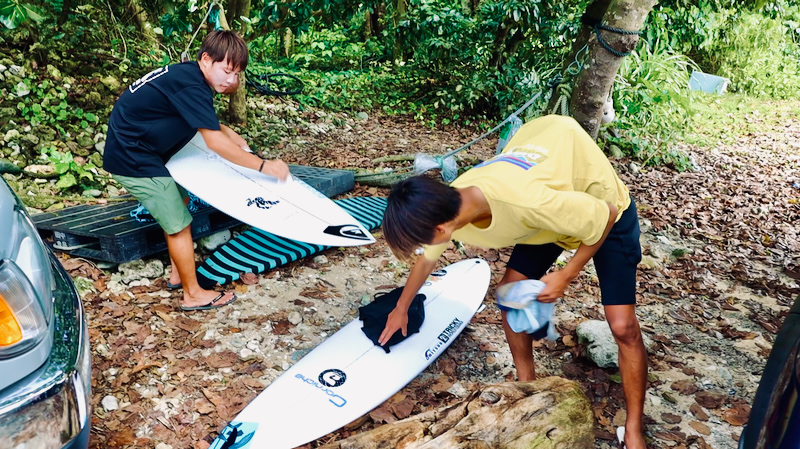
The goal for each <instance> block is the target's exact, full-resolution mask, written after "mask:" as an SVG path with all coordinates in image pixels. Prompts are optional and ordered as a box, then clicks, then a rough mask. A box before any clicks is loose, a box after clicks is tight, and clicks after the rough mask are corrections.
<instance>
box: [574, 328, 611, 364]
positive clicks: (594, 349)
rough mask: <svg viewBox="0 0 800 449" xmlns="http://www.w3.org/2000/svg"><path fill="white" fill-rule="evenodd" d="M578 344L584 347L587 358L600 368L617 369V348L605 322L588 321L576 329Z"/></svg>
mask: <svg viewBox="0 0 800 449" xmlns="http://www.w3.org/2000/svg"><path fill="white" fill-rule="evenodd" d="M576 333H577V334H578V342H579V343H580V344H582V345H585V346H586V349H587V351H588V353H589V358H590V359H592V361H594V363H596V364H597V366H599V367H601V368H612V367H618V366H619V362H618V360H617V355H618V352H619V347H618V346H617V342H615V341H614V336H613V335H612V334H611V327H609V325H608V323H607V322H605V321H599V320H589V321H584V322H582V323H581V324H579V325H578V328H577V329H576Z"/></svg>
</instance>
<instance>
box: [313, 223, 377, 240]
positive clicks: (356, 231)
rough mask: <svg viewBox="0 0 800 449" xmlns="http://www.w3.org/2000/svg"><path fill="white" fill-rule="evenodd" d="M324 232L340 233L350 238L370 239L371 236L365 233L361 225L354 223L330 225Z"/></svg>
mask: <svg viewBox="0 0 800 449" xmlns="http://www.w3.org/2000/svg"><path fill="white" fill-rule="evenodd" d="M323 232H324V233H325V234H330V235H338V236H339V237H345V238H348V239H354V240H369V236H367V234H365V233H364V231H363V230H361V228H360V227H358V226H356V225H354V224H347V225H339V226H328V227H327V228H325V230H324V231H323Z"/></svg>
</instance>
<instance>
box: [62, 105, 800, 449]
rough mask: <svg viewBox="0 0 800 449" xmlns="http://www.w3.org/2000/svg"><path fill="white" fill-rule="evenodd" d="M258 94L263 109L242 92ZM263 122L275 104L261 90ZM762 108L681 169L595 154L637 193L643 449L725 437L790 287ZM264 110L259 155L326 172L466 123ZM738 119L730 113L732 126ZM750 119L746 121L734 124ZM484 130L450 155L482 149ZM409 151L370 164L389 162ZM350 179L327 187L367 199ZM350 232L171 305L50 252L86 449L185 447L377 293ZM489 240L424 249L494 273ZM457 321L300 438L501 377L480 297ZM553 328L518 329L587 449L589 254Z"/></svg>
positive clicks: (788, 167) (791, 196)
mask: <svg viewBox="0 0 800 449" xmlns="http://www.w3.org/2000/svg"><path fill="white" fill-rule="evenodd" d="M257 106H259V107H267V106H266V105H257ZM269 107H270V108H273V110H272V113H273V114H274V115H275V116H277V117H282V116H284V115H285V114H287V113H286V110H288V109H291V107H290V106H287V105H286V104H280V103H279V104H271V105H269ZM789 111H790V108H789V107H788V105H786V104H780V103H776V105H775V109H774V112H773V114H774V117H771V118H770V119H769V120H767V119H765V118H764V117H760V116H758V115H756V114H745V115H743V116H742V118H741V120H742V124H743V125H742V126H741V127H738V128H736V129H732V130H731V133H734V134H736V133H737V132H739V131H741V132H740V134H741V135H736V136H735V139H734V140H735V142H734V143H732V144H720V145H718V146H716V147H713V148H697V147H690V146H684V147H683V148H682V149H683V150H684V151H686V152H687V153H688V154H690V155H691V156H692V158H693V160H694V161H695V164H696V169H695V170H694V171H690V172H685V173H678V172H675V171H673V170H670V169H668V168H660V169H650V168H647V169H644V168H640V167H637V166H636V165H635V164H631V163H630V162H629V161H625V160H615V161H613V162H614V164H615V166H616V167H617V168H618V171H619V172H620V175H621V177H622V178H623V179H624V181H625V182H626V183H627V184H628V185H629V186H630V188H631V192H632V194H633V196H634V197H635V199H636V201H637V203H638V209H639V214H640V220H641V225H642V238H641V243H642V247H643V251H644V260H643V262H642V265H641V270H640V273H639V290H638V291H639V298H638V300H639V307H638V308H637V314H638V317H639V320H640V322H641V324H642V326H643V330H644V332H645V334H646V336H647V337H648V341H649V342H650V343H649V347H648V352H649V355H650V374H649V388H648V390H647V400H646V405H645V412H646V424H647V437H648V438H649V440H650V446H651V447H654V448H662V447H663V448H666V447H672V448H687V447H691V448H717V449H725V448H735V447H737V440H738V437H739V434H740V433H741V430H742V427H741V426H742V425H743V424H744V423H745V422H746V420H747V416H748V414H749V404H750V403H751V402H752V399H753V396H754V394H755V391H756V388H757V386H758V381H759V378H760V375H761V371H762V370H763V367H764V364H765V361H766V356H767V355H768V354H769V351H770V348H771V346H772V343H773V340H774V337H775V335H776V333H777V330H778V329H779V327H780V324H781V322H782V318H783V316H784V315H785V313H786V311H787V310H788V307H789V305H790V304H791V301H792V298H793V297H795V296H797V295H798V293H800V284H799V283H798V278H800V251H798V250H800V240H798V237H797V232H798V229H799V228H798V227H797V224H796V223H798V219H800V205H799V204H798V202H799V201H800V188H798V187H797V186H798V184H797V183H799V182H800V171H798V161H799V160H800V121H799V120H798V119H797V118H796V117H794V116H793V115H792V114H790V113H789ZM293 118H294V119H295V121H292V122H291V123H293V124H292V125H291V126H290V125H288V124H287V123H290V121H288V120H284V121H280V120H279V121H276V122H275V124H274V126H285V127H286V128H287V129H289V128H292V129H291V132H287V133H286V134H287V135H286V137H285V138H283V139H282V140H281V141H280V143H279V144H277V145H276V147H275V148H274V150H273V152H272V153H271V154H272V155H273V156H274V155H277V156H281V157H283V158H284V159H285V160H287V161H289V162H298V163H303V164H306V165H322V166H327V167H333V168H347V167H361V168H370V169H376V170H380V169H381V166H382V164H381V163H376V162H374V161H373V159H375V158H377V157H379V156H386V155H391V154H395V155H396V154H412V155H413V154H414V153H416V152H418V151H420V152H425V153H429V154H442V153H443V152H444V151H445V150H446V149H448V148H455V147H458V146H459V145H460V144H463V143H465V142H468V141H469V140H471V139H472V138H474V137H476V136H477V135H479V134H480V132H478V131H476V130H470V129H461V128H454V127H453V128H445V129H435V130H433V129H429V128H426V127H423V126H421V125H419V124H417V123H415V122H414V121H412V120H410V119H406V118H398V117H382V116H378V117H370V118H368V119H366V120H356V119H352V118H348V117H343V116H341V115H339V116H333V115H326V114H319V113H310V112H306V113H296V114H295V115H294V116H293ZM745 124H746V125H747V126H745ZM752 129H757V130H758V131H751V130H752ZM495 142H496V140H495V139H487V140H485V141H482V142H481V143H480V144H478V145H476V146H475V147H474V148H472V149H470V150H469V151H467V152H466V153H465V154H463V155H462V165H463V164H464V161H466V162H469V161H471V160H480V159H484V158H486V157H489V156H490V155H491V154H493V152H494V143H495ZM403 164H405V165H406V166H408V165H410V162H408V161H406V162H400V163H395V164H383V165H384V166H385V167H388V168H393V167H400V166H402V165H403ZM387 193H388V191H387V190H386V189H385V188H381V187H370V186H363V185H357V187H356V189H355V190H354V191H353V192H350V193H348V194H347V196H368V195H379V196H385V195H386V194H387ZM374 235H375V236H376V237H377V240H378V241H377V243H375V244H373V245H370V246H368V247H356V248H339V249H330V250H327V251H325V252H323V253H322V254H321V256H318V257H311V258H306V259H303V260H300V261H298V262H295V263H292V264H289V265H286V266H283V267H280V268H278V269H276V270H272V271H270V272H267V273H263V274H260V275H258V276H253V277H244V278H243V279H242V280H239V281H236V282H235V283H234V284H233V285H232V286H227V287H226V288H233V289H235V291H236V292H237V294H238V295H239V297H240V299H239V300H238V301H237V302H236V303H235V304H233V305H232V306H230V307H224V308H222V309H219V310H215V311H211V312H194V313H183V312H181V311H179V309H178V308H177V302H178V298H179V296H178V295H179V292H175V291H167V290H166V287H165V282H164V279H163V271H162V272H161V273H162V274H159V271H158V270H159V268H158V267H159V266H163V262H164V261H165V260H166V258H165V256H164V255H160V256H157V257H154V258H149V259H148V260H146V261H145V262H147V263H149V264H151V265H152V266H153V267H154V268H155V271H154V272H153V275H152V276H150V277H146V278H142V279H137V280H133V281H128V282H127V283H126V282H124V279H123V276H122V274H121V273H120V272H118V271H117V270H116V269H115V268H110V269H105V270H102V269H99V268H97V266H96V265H95V264H94V263H92V262H91V261H86V260H82V259H70V258H68V257H67V256H63V257H62V258H63V263H64V265H65V266H66V267H67V268H68V270H69V272H70V273H71V275H72V276H73V278H74V279H75V280H76V282H77V284H78V285H79V287H80V289H81V292H82V294H83V299H84V302H85V306H86V310H87V314H88V317H89V325H90V329H89V332H90V336H91V341H92V362H93V377H92V388H93V391H92V394H93V405H94V410H93V413H94V414H93V419H92V439H91V447H92V448H108V447H125V448H133V447H155V448H158V449H169V448H176V449H177V448H203V449H205V448H206V447H208V445H209V443H210V441H211V440H213V438H214V437H215V436H216V435H217V432H218V431H220V430H221V429H222V428H223V427H224V425H225V424H226V422H227V421H228V420H230V419H231V418H233V417H234V416H235V414H236V413H237V412H238V411H239V410H241V408H243V407H244V406H245V405H246V404H247V403H248V402H249V401H250V400H252V399H253V398H254V397H255V396H256V395H257V394H258V393H259V392H260V391H261V390H262V389H263V388H264V387H265V386H267V385H269V383H270V382H271V381H272V380H274V379H275V378H276V377H277V376H279V375H280V374H281V373H282V372H283V371H285V370H286V369H287V368H288V367H289V366H291V365H292V363H294V362H296V361H297V360H299V358H301V357H302V356H303V355H304V354H306V353H307V352H308V351H310V350H311V349H312V348H314V347H315V346H316V345H317V344H319V343H320V342H322V341H323V340H324V339H325V338H326V337H328V336H329V335H331V334H332V333H333V332H335V331H336V330H337V329H338V328H340V327H341V326H342V325H343V324H346V323H347V322H349V321H350V320H352V319H353V318H355V316H356V314H357V309H358V307H359V306H360V305H362V304H364V303H366V302H367V301H369V300H370V298H371V296H372V294H373V293H375V292H376V291H378V290H381V289H387V288H389V287H394V286H399V285H402V284H403V283H404V280H405V277H406V275H407V274H408V269H409V267H408V266H407V265H404V264H402V263H399V262H398V261H397V260H396V259H395V258H394V257H393V256H392V255H391V252H390V251H389V249H388V247H387V246H386V244H385V242H384V240H383V238H382V234H381V232H380V230H376V232H375V233H374ZM508 254H509V251H507V250H500V251H497V250H492V251H483V250H479V249H475V248H471V247H464V248H456V247H452V248H451V250H449V251H448V252H447V253H445V255H444V257H443V258H442V261H441V263H442V264H446V263H450V262H455V261H458V260H461V259H463V258H468V257H483V258H485V259H486V260H487V261H489V262H490V264H491V265H492V266H493V280H492V283H493V284H494V283H496V282H497V280H499V278H500V276H501V275H502V267H503V266H504V262H505V261H506V260H507V258H508ZM485 304H486V305H487V307H486V309H485V310H484V311H483V312H481V313H479V314H478V315H476V317H475V318H474V319H473V320H472V322H471V323H470V324H469V326H468V328H467V330H466V331H465V332H464V333H463V334H462V335H461V336H460V337H459V338H458V339H457V340H456V342H455V343H454V344H453V345H452V346H451V347H450V348H449V349H448V350H447V351H446V352H445V353H444V354H442V355H441V357H439V359H438V360H437V361H436V362H435V363H433V364H432V365H431V366H430V367H429V368H428V369H427V370H426V371H425V372H424V373H423V374H421V375H420V376H419V377H418V378H417V379H415V380H414V381H413V382H412V383H411V384H409V385H408V386H407V387H405V388H404V389H403V390H401V392H400V393H398V395H396V396H395V397H393V398H392V399H391V400H390V401H388V402H390V403H396V402H398V401H404V402H405V403H406V404H408V407H390V406H389V405H390V404H386V405H385V406H381V407H379V408H378V409H376V410H375V411H373V412H372V413H370V414H368V415H366V416H365V417H364V418H362V419H361V420H359V421H357V422H355V423H353V424H351V425H350V426H347V427H346V428H344V429H342V430H339V431H337V432H334V433H332V434H330V435H327V436H326V437H324V438H321V439H319V440H317V441H315V442H312V443H309V444H307V445H306V446H305V448H313V447H317V446H318V445H321V444H323V443H327V442H330V441H334V440H336V439H339V438H344V437H346V436H349V435H351V434H353V433H355V432H360V431H364V430H367V429H370V428H373V427H374V426H377V425H380V424H383V423H385V422H392V421H394V420H397V419H400V418H404V417H406V416H408V415H409V414H416V413H419V412H422V411H425V410H429V409H431V408H435V407H438V406H440V405H443V404H447V403H450V402H453V401H457V400H458V399H459V398H460V397H463V396H465V395H466V394H468V393H469V392H470V391H472V390H474V389H475V388H476V386H477V385H479V384H484V383H494V382H500V381H504V380H508V379H512V378H513V376H514V370H513V366H512V363H511V357H510V353H509V351H508V347H507V345H506V343H505V338H504V336H503V331H502V328H501V326H500V325H499V323H500V316H499V312H498V310H497V308H496V306H495V305H494V295H493V293H492V289H491V288H490V293H489V294H488V295H487V297H486V299H485ZM556 317H557V318H556V320H557V327H558V330H559V332H560V333H561V338H560V339H559V340H558V341H556V342H538V343H535V357H536V361H537V370H538V373H539V374H540V375H556V376H564V377H567V378H570V379H574V380H576V381H578V382H580V383H581V384H582V385H583V386H584V387H585V391H586V394H587V396H588V397H589V399H590V400H591V401H592V404H593V409H594V413H595V417H596V420H597V425H596V443H595V447H596V448H597V449H605V448H611V447H617V445H616V443H615V442H613V436H612V434H613V431H614V428H615V426H617V425H620V424H622V423H623V422H624V410H622V407H621V406H622V404H623V400H622V390H621V387H620V384H619V373H618V370H615V369H600V368H597V367H596V366H595V365H594V364H593V363H592V362H591V361H590V360H589V359H588V358H587V357H586V355H585V351H584V348H582V347H581V346H580V345H578V344H577V336H576V334H575V328H576V326H577V325H578V323H580V322H581V321H584V320H587V319H604V318H603V312H602V307H601V306H600V301H599V289H598V285H597V280H596V277H595V276H594V274H593V269H592V267H591V265H590V266H588V267H587V269H586V270H585V272H584V274H583V275H582V276H581V277H580V278H579V279H577V280H576V281H575V282H574V283H573V284H572V285H571V287H570V289H569V290H568V291H567V293H566V295H565V297H564V298H563V299H562V300H561V301H559V303H558V305H557V310H556Z"/></svg>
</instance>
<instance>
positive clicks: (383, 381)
mask: <svg viewBox="0 0 800 449" xmlns="http://www.w3.org/2000/svg"><path fill="white" fill-rule="evenodd" d="M489 279H490V270H489V265H488V264H487V263H486V262H485V261H483V260H481V259H469V260H464V261H461V262H458V263H455V264H452V265H449V266H448V267H446V268H444V269H442V270H440V271H437V272H435V273H434V274H432V275H431V276H430V277H429V278H428V280H427V281H426V283H425V286H424V287H422V289H420V293H424V294H425V296H426V299H425V302H424V304H425V320H424V321H423V323H422V326H421V327H420V331H419V332H418V333H416V334H413V335H411V336H409V337H408V338H407V339H406V340H404V341H402V342H400V343H398V344H397V345H395V346H392V347H391V352H390V353H388V354H387V353H386V352H384V350H383V349H382V348H381V347H379V346H375V345H374V344H373V343H372V341H371V340H370V339H369V338H367V337H366V336H365V335H364V333H363V332H362V331H361V326H362V321H361V320H359V319H355V320H353V321H352V322H350V323H349V324H347V325H346V326H344V327H343V328H341V329H340V330H339V331H338V332H336V333H335V334H333V335H332V336H331V337H329V338H328V339H327V340H325V341H324V342H322V343H321V344H320V345H319V346H317V347H316V348H314V350H313V351H311V352H310V353H308V354H307V355H306V356H305V357H303V358H302V359H301V360H300V361H299V362H297V363H296V364H295V365H294V366H292V367H291V368H290V369H289V370H287V371H286V372H285V373H283V374H282V375H281V376H280V377H278V378H277V379H276V380H275V381H274V382H272V384H271V385H270V386H269V387H267V389H265V390H264V391H263V392H262V393H261V394H260V395H258V396H257V397H256V398H255V399H254V400H253V401H252V402H251V403H250V404H249V405H247V407H245V408H244V410H242V412H241V413H239V415H238V416H236V418H235V419H234V420H233V421H231V422H230V423H229V424H228V425H227V426H226V427H225V429H224V430H223V431H222V432H221V433H220V436H219V437H218V438H217V439H216V440H214V442H213V443H212V444H211V447H210V448H209V449H223V448H230V449H234V448H235V449H262V448H268V449H290V448H294V447H297V446H300V445H302V444H305V443H307V442H309V441H313V440H315V439H317V438H319V437H322V436H324V435H326V434H328V433H330V432H333V431H334V430H337V429H339V428H341V427H342V426H344V425H346V424H348V423H350V422H352V421H354V420H355V419H357V418H359V417H360V416H362V415H364V414H365V413H367V412H369V411H370V410H372V409H373V408H375V407H377V406H378V405H380V404H381V403H383V402H384V401H385V400H386V399H388V398H389V397H391V396H392V395H393V394H395V393H396V392H398V391H399V390H400V389H401V388H403V387H404V386H406V385H407V384H408V383H409V382H411V381H412V380H413V379H414V378H415V377H416V376H417V375H418V374H419V373H421V372H422V371H423V370H424V369H425V368H426V367H427V366H428V365H430V364H431V362H433V361H434V360H435V359H436V357H438V356H439V355H440V354H442V352H444V350H445V349H447V347H448V346H450V344H451V343H453V340H455V338H456V336H457V335H458V334H459V333H461V331H462V330H463V329H464V328H465V327H466V326H467V323H469V321H470V320H471V319H472V316H473V315H474V314H475V312H476V311H477V310H478V308H479V307H480V305H481V303H482V301H483V298H484V297H485V296H486V290H487V289H488V288H489Z"/></svg>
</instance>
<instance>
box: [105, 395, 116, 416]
mask: <svg viewBox="0 0 800 449" xmlns="http://www.w3.org/2000/svg"><path fill="white" fill-rule="evenodd" d="M100 403H101V404H102V405H103V408H104V409H105V410H106V411H107V412H110V411H113V410H117V409H118V408H119V401H118V400H117V398H115V397H114V396H111V395H108V396H106V397H104V398H103V400H102V401H101V402H100Z"/></svg>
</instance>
